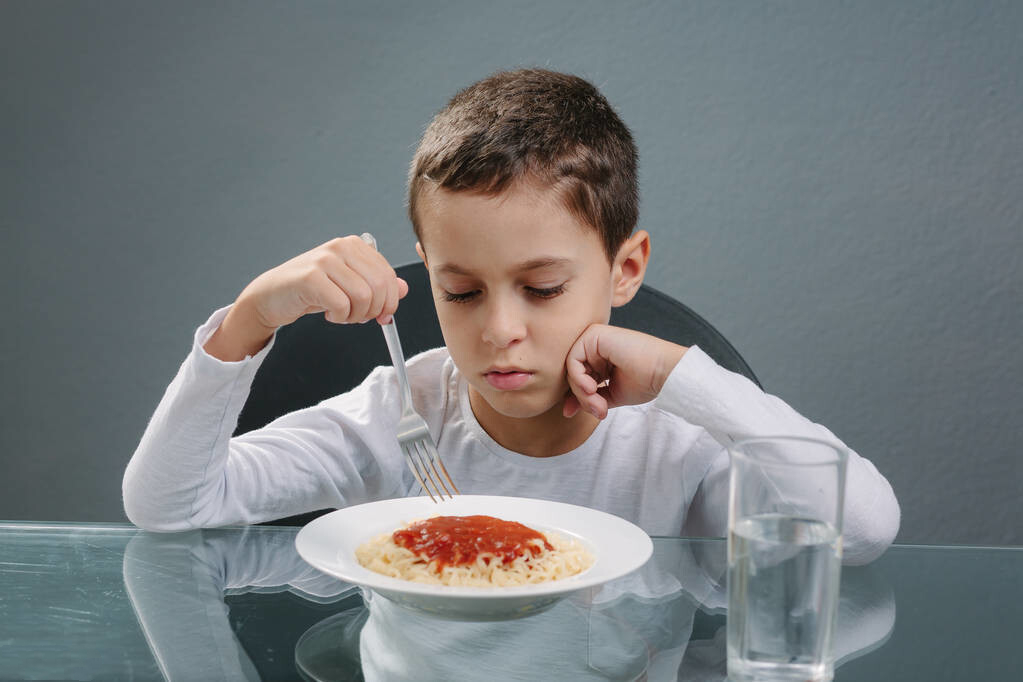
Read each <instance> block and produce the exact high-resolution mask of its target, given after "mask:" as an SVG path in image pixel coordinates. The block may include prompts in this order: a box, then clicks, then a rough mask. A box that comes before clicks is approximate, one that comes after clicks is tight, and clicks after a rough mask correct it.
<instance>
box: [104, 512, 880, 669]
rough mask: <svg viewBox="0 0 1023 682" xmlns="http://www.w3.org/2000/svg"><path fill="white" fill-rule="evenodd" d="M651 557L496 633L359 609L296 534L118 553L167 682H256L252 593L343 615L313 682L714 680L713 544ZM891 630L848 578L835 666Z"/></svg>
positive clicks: (869, 581) (854, 575) (230, 533)
mask: <svg viewBox="0 0 1023 682" xmlns="http://www.w3.org/2000/svg"><path fill="white" fill-rule="evenodd" d="M654 547H655V549H654V556H653V558H652V559H651V560H650V562H649V563H647V565H646V566H644V567H643V569H641V570H640V571H638V572H636V573H634V574H632V575H630V576H626V577H625V578H623V579H621V580H618V581H615V582H613V583H609V584H607V585H604V586H603V587H601V588H595V589H592V590H588V591H585V592H583V593H579V594H577V595H574V596H572V597H569V598H566V599H564V600H562V601H560V602H559V603H558V604H556V605H555V606H554V607H553V608H551V609H549V610H548V611H545V612H543V613H540V614H537V615H534V616H531V617H529V618H525V619H522V620H512V621H504V622H496V623H491V622H488V623H463V622H454V621H445V620H438V619H436V618H434V617H431V616H428V615H426V614H422V613H419V612H415V611H410V610H407V609H404V608H402V607H399V606H397V605H395V604H393V603H392V602H389V601H387V600H386V599H381V598H379V597H372V596H371V597H369V598H368V604H367V605H364V604H363V601H362V600H361V599H359V598H358V597H357V596H356V595H357V594H358V591H357V588H353V587H352V586H350V585H347V584H345V583H342V582H340V581H338V580H336V579H334V578H331V577H329V576H326V575H324V574H322V573H320V572H319V571H317V570H316V569H314V568H312V567H311V566H309V565H308V564H306V563H305V562H304V561H302V559H301V558H300V557H299V556H298V554H297V552H295V549H294V533H291V532H284V531H282V530H281V529H268V528H261V527H254V528H247V529H229V530H205V531H194V532H190V533H183V534H175V535H153V534H147V533H140V534H139V535H137V536H136V537H135V538H133V539H132V541H131V542H130V543H129V545H128V547H127V549H126V551H125V555H124V579H125V585H126V587H127V591H128V594H129V595H130V596H131V599H132V603H133V604H134V607H135V610H136V613H137V615H138V619H139V622H140V624H141V626H142V629H143V631H144V632H145V635H146V638H147V641H148V642H149V645H150V647H151V648H152V650H153V654H154V656H155V657H156V659H157V661H158V662H159V664H160V667H161V670H162V671H163V673H164V676H165V677H167V678H168V679H170V680H178V679H180V680H189V679H227V680H256V679H259V674H258V672H257V667H256V665H254V664H253V661H252V660H251V658H250V657H249V655H248V654H247V653H246V652H245V650H244V648H243V647H242V646H241V644H240V643H239V641H238V638H237V637H236V636H235V633H234V631H233V629H232V627H231V623H230V620H229V617H228V606H227V605H226V604H225V603H224V595H225V594H232V593H238V592H260V591H288V592H291V593H293V594H294V595H298V596H299V597H301V598H302V599H305V600H310V601H313V602H317V603H320V604H332V603H333V604H335V605H336V607H337V608H338V609H343V610H342V611H341V612H340V613H336V612H335V613H334V615H331V616H330V617H329V618H324V619H323V620H322V621H321V622H319V623H317V624H316V625H314V626H313V627H311V628H309V630H308V631H307V632H306V633H305V635H303V637H302V638H301V639H300V640H299V641H298V645H297V646H296V650H295V652H294V656H295V660H296V664H297V668H298V669H299V670H302V671H303V673H304V674H305V675H306V676H307V678H311V679H352V680H356V679H367V680H401V679H414V680H424V679H486V678H493V679H498V680H499V679H524V678H525V679H530V678H540V679H559V680H573V679H580V680H583V679H614V680H620V679H624V680H632V679H646V680H676V679H685V680H724V679H725V677H726V675H725V643H724V618H723V614H724V606H725V604H726V600H725V591H724V552H725V548H724V545H723V543H720V542H710V541H693V542H668V541H664V542H655V544H654ZM349 604H350V605H352V606H351V607H350V608H345V607H346V606H347V605H349ZM894 620H895V602H894V598H893V595H892V591H891V589H890V588H889V587H888V586H887V585H885V584H883V583H882V582H881V581H880V579H879V577H878V576H877V574H876V573H875V572H873V571H871V570H870V568H869V567H844V568H843V576H842V592H841V603H840V610H839V618H838V627H837V630H836V634H835V647H836V657H837V659H838V661H837V663H838V664H839V665H840V664H841V663H843V662H845V661H847V660H849V659H851V658H855V657H856V656H858V655H862V654H863V653H866V652H868V651H870V650H873V649H874V648H877V646H879V645H880V644H881V643H883V642H884V640H885V639H886V638H887V636H888V635H889V633H890V632H891V629H892V626H893V624H894ZM287 653H289V654H290V652H287ZM360 666H361V668H362V670H361V672H360V670H359V667H360ZM296 676H297V674H296Z"/></svg>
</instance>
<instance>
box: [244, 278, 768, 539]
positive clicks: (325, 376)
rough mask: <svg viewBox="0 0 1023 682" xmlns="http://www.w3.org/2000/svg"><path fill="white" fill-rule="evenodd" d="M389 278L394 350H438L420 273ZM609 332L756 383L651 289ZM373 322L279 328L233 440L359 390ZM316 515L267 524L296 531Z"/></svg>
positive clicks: (724, 343)
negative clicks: (649, 340) (709, 362)
mask: <svg viewBox="0 0 1023 682" xmlns="http://www.w3.org/2000/svg"><path fill="white" fill-rule="evenodd" d="M395 270H396V271H397V273H398V276H399V277H401V278H402V279H404V280H405V281H407V282H408V284H409V293H408V295H407V296H406V297H405V298H404V299H403V300H402V302H401V307H400V308H399V310H398V315H397V319H398V322H399V330H400V333H401V344H402V350H403V351H404V352H405V356H406V357H411V356H412V355H415V354H416V353H420V352H422V351H424V350H429V349H430V348H437V347H438V346H442V345H444V338H443V336H442V335H441V331H440V324H439V323H438V322H437V315H436V311H435V310H434V306H433V298H432V296H431V290H430V280H429V277H428V275H427V272H426V267H425V266H424V265H423V264H422V263H419V262H416V263H409V264H408V265H402V266H399V267H397V268H395ZM611 324H613V325H617V326H620V327H628V328H630V329H636V330H638V331H642V332H646V333H648V334H653V335H654V336H658V337H660V338H663V339H667V340H669V341H674V342H675V343H679V344H682V345H684V346H699V347H700V348H701V349H703V351H704V352H705V353H707V355H709V356H710V357H711V358H713V359H714V361H715V362H717V363H718V364H719V365H721V366H722V367H724V368H726V369H729V370H732V371H733V372H737V373H739V374H742V375H744V376H746V377H748V378H749V379H751V380H752V381H753V382H755V383H756V384H757V385H758V386H759V385H760V382H759V381H758V380H757V378H756V376H755V375H754V374H753V370H751V369H750V368H749V365H747V364H746V361H745V360H743V359H742V356H741V355H739V352H738V351H737V350H735V348H734V347H733V346H732V344H730V343H729V342H728V340H727V339H725V337H724V336H722V335H721V333H720V332H718V330H717V329H715V328H714V327H713V326H711V324H710V323H709V322H707V321H706V320H704V319H703V318H702V317H700V316H699V315H697V314H696V313H695V312H693V311H692V310H690V309H689V308H688V307H686V306H685V305H683V304H682V303H679V302H678V301H676V300H675V299H673V298H671V297H670V296H666V295H665V294H663V293H661V292H660V291H658V290H656V289H654V288H653V287H650V286H647V285H645V284H644V285H643V286H642V287H641V288H640V290H639V292H637V294H636V296H635V297H634V298H633V300H632V301H630V302H629V303H628V304H627V305H625V306H622V307H620V308H613V309H612V310H611ZM390 362H391V360H390V356H389V355H388V354H387V346H386V345H385V344H384V339H383V336H382V335H381V333H380V329H379V327H378V326H377V324H376V323H375V322H370V323H367V324H361V325H338V324H331V323H330V322H327V321H326V320H325V319H324V318H323V316H322V315H306V316H305V317H302V318H300V319H299V320H297V321H296V322H294V323H292V324H290V325H288V326H286V327H282V328H281V329H280V330H279V331H278V332H277V340H276V341H275V343H274V347H273V349H272V350H271V351H270V353H269V355H267V357H266V359H265V360H264V361H263V364H262V365H261V366H260V368H259V371H258V372H257V373H256V376H255V379H254V380H253V383H252V389H251V391H250V393H249V397H248V400H246V402H245V406H244V407H243V408H242V412H241V415H240V416H239V418H238V426H237V428H236V429H235V432H234V433H235V435H238V434H242V433H245V432H247V431H251V430H253V429H258V428H260V427H262V426H264V425H266V424H268V423H269V422H271V421H272V420H274V419H276V418H277V417H279V416H281V415H283V414H287V413H288V412H292V411H294V410H297V409H301V408H303V407H309V406H310V405H315V404H316V403H318V402H320V401H321V400H324V399H326V398H329V397H331V396H334V395H337V394H339V393H343V392H345V391H347V390H350V389H352V388H354V387H355V386H357V385H359V383H361V382H362V380H363V379H365V378H366V376H367V375H368V374H369V373H370V371H372V370H373V368H374V367H378V366H380V365H386V364H390ZM325 511H329V510H323V511H318V512H312V513H310V514H302V515H300V516H292V517H288V518H287V519H280V520H278V521H272V522H270V523H272V524H274V525H304V524H305V523H308V522H309V521H311V520H312V519H313V518H316V517H317V516H319V515H321V514H323V513H324V512H325Z"/></svg>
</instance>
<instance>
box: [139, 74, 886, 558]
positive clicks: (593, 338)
mask: <svg viewBox="0 0 1023 682" xmlns="http://www.w3.org/2000/svg"><path fill="white" fill-rule="evenodd" d="M636 156H637V155H636V148H635V145H634V143H633V141H632V137H631V135H630V133H629V131H628V129H627V128H626V127H625V125H624V124H623V123H622V122H621V121H620V120H619V118H618V116H617V115H616V114H615V112H614V111H613V110H612V109H611V107H610V105H609V104H608V103H607V101H606V100H605V99H604V97H603V96H602V95H601V94H600V93H599V92H598V91H597V90H596V89H595V88H594V87H593V86H592V85H590V84H589V83H587V82H586V81H584V80H582V79H579V78H576V77H574V76H569V75H565V74H559V73H553V72H549V71H542V70H522V71H514V72H502V73H498V74H495V75H494V76H492V77H490V78H487V79H484V80H483V81H480V82H478V83H476V84H474V85H472V86H470V87H469V88H467V89H465V90H463V91H462V92H460V93H458V94H457V95H456V96H455V97H454V98H453V99H452V100H451V102H450V103H449V104H448V106H447V107H446V108H445V109H444V110H442V111H441V112H440V113H439V114H438V115H437V116H436V117H435V118H434V120H433V122H432V123H431V125H430V127H429V128H428V129H427V131H426V133H425V134H424V136H423V139H422V141H421V143H420V145H419V148H418V150H417V152H416V154H415V158H414V159H413V162H412V167H411V172H410V180H409V214H410V216H411V219H412V225H413V229H414V231H415V234H416V237H417V240H418V242H417V244H416V251H417V252H418V254H419V256H420V257H421V258H422V260H423V262H424V263H425V264H426V266H427V269H428V270H429V273H430V282H431V287H432V289H433V295H434V298H435V301H436V307H437V315H438V317H439V319H440V325H441V329H442V330H443V333H444V341H445V347H443V348H438V349H435V350H432V351H428V352H425V353H422V354H420V355H418V356H416V357H414V358H411V359H410V360H409V363H408V372H409V379H410V382H411V383H412V392H413V401H414V403H415V405H416V408H417V410H418V411H419V412H420V413H421V414H422V415H423V416H424V417H425V419H426V421H427V423H428V424H429V427H430V431H431V433H432V434H433V436H434V438H435V439H436V441H437V445H438V449H439V451H440V452H441V454H442V456H443V459H444V463H445V465H446V467H447V469H448V471H449V472H450V473H451V476H452V478H453V479H454V481H455V482H456V484H457V485H458V486H459V488H460V490H461V492H463V493H475V494H492V495H519V496H528V497H537V498H545V499H553V500H561V501H566V502H572V503H576V504H581V505H585V506H590V507H594V508H598V509H603V510H605V511H608V512H611V513H614V514H617V515H619V516H622V517H624V518H626V519H629V520H630V521H632V522H634V523H636V524H638V525H639V526H641V527H642V528H643V529H644V530H646V531H647V532H648V533H650V534H658V535H671V534H680V533H681V534H683V535H712V536H722V535H724V534H725V531H726V519H727V495H728V490H727V488H728V481H727V473H728V454H727V451H726V449H725V447H724V446H726V445H727V444H728V443H729V442H732V441H734V440H737V439H739V438H744V437H750V436H756V435H779V434H786V435H802V436H811V437H817V438H824V439H828V440H831V441H833V442H836V443H837V442H839V441H838V440H837V439H836V438H835V436H833V435H832V434H831V433H830V432H829V431H828V430H827V429H825V428H824V427H822V426H819V425H817V424H814V423H811V422H810V421H808V420H807V419H805V418H804V417H802V416H801V415H799V414H798V413H797V412H795V411H794V410H793V409H792V408H791V407H789V406H788V405H786V404H785V403H784V402H782V401H781V400H779V399H778V398H775V397H773V396H769V395H766V394H764V393H763V392H762V391H761V390H760V389H759V388H758V387H757V386H756V385H754V384H753V383H752V382H750V381H748V380H747V379H745V378H744V377H741V376H739V375H736V374H733V373H731V372H728V371H726V370H724V369H722V368H721V367H719V366H718V365H716V364H715V363H714V362H713V361H712V360H711V359H710V358H709V357H708V356H706V355H705V354H704V353H703V352H702V351H700V350H699V348H696V347H692V348H684V347H682V346H678V345H676V344H673V343H669V342H667V341H664V340H661V339H657V338H653V337H651V336H647V335H645V334H641V333H638V332H635V331H630V330H625V329H620V328H615V327H610V326H608V325H607V322H608V319H609V315H610V309H611V307H612V306H620V305H623V304H625V303H627V302H628V301H629V300H630V299H631V298H632V297H633V295H634V294H635V293H636V291H637V289H638V288H639V286H640V284H641V283H642V281H643V275H644V273H645V271H646V266H647V261H648V259H649V256H650V237H649V235H648V234H647V233H646V232H645V231H643V230H636V229H635V227H636V220H637V212H638V208H637V205H638V190H637V182H636ZM405 293H407V285H406V283H405V282H403V281H401V280H400V279H398V278H397V277H396V275H395V273H394V271H393V270H392V269H391V267H390V266H389V265H388V264H387V262H386V261H385V260H384V258H383V257H382V256H380V255H379V254H378V253H377V252H376V251H375V250H374V249H373V248H372V247H370V246H368V245H367V244H366V243H365V242H363V240H362V239H360V238H359V237H357V236H352V237H345V238H343V239H336V240H333V241H331V242H329V243H327V244H324V245H322V246H320V247H318V248H316V249H313V250H312V251H310V252H308V253H305V254H302V255H300V256H298V257H296V258H294V259H293V260H290V261H288V262H286V263H284V264H283V265H280V266H279V267H277V268H274V269H272V270H270V271H268V272H266V273H264V274H262V275H260V276H259V277H257V278H256V279H255V280H254V281H253V282H252V283H251V284H249V285H248V286H247V287H246V288H245V289H244V290H243V291H242V292H241V294H240V295H239V296H238V298H237V300H236V301H235V303H234V304H233V305H232V306H230V307H229V308H226V309H223V310H220V311H218V312H216V313H214V315H213V317H211V318H210V320H209V321H208V322H207V323H206V324H205V325H203V326H202V327H200V329H199V330H198V332H197V333H196V335H195V344H194V346H193V348H192V352H191V353H190V355H189V356H188V358H187V359H186V360H185V362H184V364H183V365H182V367H181V369H180V371H179V372H178V375H177V377H176V378H175V379H174V381H173V382H172V383H171V385H170V387H169V388H168V390H167V393H166V394H165V395H164V397H163V400H162V401H161V403H160V405H159V407H158V408H157V410H156V413H155V415H154V417H153V419H152V420H151V422H150V424H149V426H148V428H147V430H146V433H145V435H144V436H143V438H142V441H141V443H140V445H139V447H138V450H137V451H136V452H135V455H134V456H133V458H132V460H131V462H130V463H129V465H128V468H127V471H126V473H125V477H124V504H125V510H126V512H127V514H128V518H130V519H131V520H132V521H133V522H134V523H136V524H138V525H139V526H142V527H143V528H147V529H151V530H165V531H174V530H183V529H189V528H195V527H201V526H218V525H225V524H232V523H256V522H260V521H266V520H269V519H274V518H281V517H284V516H290V515H294V514H298V513H302V512H306V511H311V510H315V509H323V508H328V507H344V506H348V505H353V504H358V503H362V502H367V501H372V500H378V499H385V498H391V497H399V496H406V495H414V494H421V493H420V491H419V489H418V487H417V486H416V485H415V483H414V480H413V477H412V475H411V473H410V472H409V471H408V470H407V468H406V466H405V463H404V459H403V456H402V454H401V451H400V449H399V447H398V443H397V441H396V438H395V426H396V424H397V422H398V419H399V416H400V399H399V393H398V387H397V382H396V378H395V374H394V371H393V368H391V367H382V368H378V369H376V370H375V371H374V372H373V373H372V374H371V375H370V376H369V377H368V378H367V379H366V381H365V382H364V383H363V384H362V385H360V386H359V387H358V388H356V389H354V390H353V391H351V392H349V393H347V394H344V395H340V396H337V397H335V398H332V399H329V400H326V401H324V402H322V403H321V404H319V405H316V406H314V407H310V408H308V409H305V410H300V411H298V412H295V413H292V414H290V415H286V416H284V417H281V418H280V419H277V420H275V421H274V422H273V423H271V424H269V425H268V426H266V427H264V428H262V429H259V430H257V431H254V432H250V433H247V434H244V435H242V436H239V437H236V438H232V437H231V433H232V432H233V430H234V426H235V423H236V420H237V417H238V414H239V412H240V411H241V408H242V405H243V404H244V402H245V399H246V396H247V394H248V388H249V385H250V384H251V381H252V378H253V376H254V375H255V372H256V369H257V368H258V366H259V363H260V362H261V361H262V359H263V358H264V357H265V356H266V354H267V352H268V351H269V349H270V347H271V346H272V342H273V336H274V333H275V330H276V329H277V328H278V327H280V326H282V325H286V324H288V323H290V322H293V321H294V320H296V319H297V318H298V317H300V316H302V315H306V314H310V313H324V314H325V315H326V318H327V319H328V320H330V321H332V322H336V323H355V322H364V321H367V320H373V319H376V320H377V321H380V322H385V321H387V320H388V319H389V317H390V315H392V314H393V313H394V312H395V310H397V308H398V304H399V300H400V299H401V298H402V297H403V296H404V295H405ZM605 381H606V382H607V383H606V384H604V382H605ZM847 480H848V491H847V494H846V507H845V559H846V561H848V562H851V563H857V562H864V561H869V560H871V559H873V558H874V557H876V556H878V555H879V554H880V553H881V552H882V551H884V549H885V547H887V545H888V544H889V543H891V541H892V539H893V538H894V536H895V533H896V531H897V530H898V523H899V508H898V504H897V502H896V500H895V496H894V494H893V492H892V489H891V487H890V486H889V484H888V482H887V481H886V480H885V479H884V477H883V476H881V474H879V473H878V472H877V470H876V469H875V468H874V466H873V465H872V464H871V463H870V462H868V461H867V460H865V459H863V458H861V457H859V456H858V455H856V454H855V453H852V454H851V455H850V459H849V464H848V476H847Z"/></svg>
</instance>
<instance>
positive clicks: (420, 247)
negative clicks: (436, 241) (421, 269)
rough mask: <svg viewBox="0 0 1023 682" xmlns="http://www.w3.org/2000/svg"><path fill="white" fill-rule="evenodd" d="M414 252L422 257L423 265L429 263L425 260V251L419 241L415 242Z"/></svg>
mask: <svg viewBox="0 0 1023 682" xmlns="http://www.w3.org/2000/svg"><path fill="white" fill-rule="evenodd" d="M416 253H418V254H419V258H421V259H422V261H423V265H426V266H427V267H429V265H430V264H429V263H427V262H426V251H423V245H422V244H421V243H419V242H416Z"/></svg>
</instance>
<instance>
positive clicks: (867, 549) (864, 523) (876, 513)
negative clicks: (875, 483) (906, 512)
mask: <svg viewBox="0 0 1023 682" xmlns="http://www.w3.org/2000/svg"><path fill="white" fill-rule="evenodd" d="M883 497H886V498H887V499H882V500H877V501H875V503H874V504H872V505H869V507H867V506H864V507H861V508H859V509H847V510H846V513H847V516H846V519H845V524H844V525H845V528H846V531H845V532H844V533H843V535H844V537H843V554H842V563H844V564H849V565H852V566H859V565H862V564H869V563H870V562H872V561H874V560H875V559H878V558H879V557H880V556H881V555H882V554H884V552H885V550H887V549H888V548H889V547H891V545H892V543H893V542H895V536H896V535H898V533H899V523H900V518H901V511H900V509H899V503H898V501H897V500H896V499H895V495H894V493H893V494H891V495H890V496H883Z"/></svg>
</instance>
